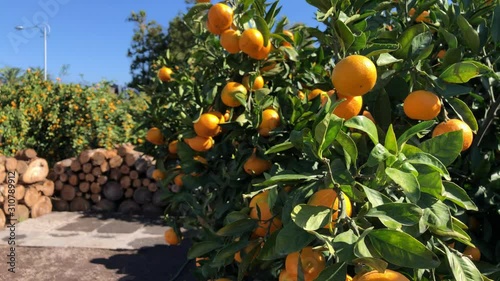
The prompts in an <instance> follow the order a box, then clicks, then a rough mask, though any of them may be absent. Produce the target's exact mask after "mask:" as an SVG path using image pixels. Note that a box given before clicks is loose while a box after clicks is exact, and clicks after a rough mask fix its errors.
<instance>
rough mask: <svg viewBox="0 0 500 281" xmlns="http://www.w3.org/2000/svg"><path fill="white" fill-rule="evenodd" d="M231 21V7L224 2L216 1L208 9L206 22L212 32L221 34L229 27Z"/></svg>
mask: <svg viewBox="0 0 500 281" xmlns="http://www.w3.org/2000/svg"><path fill="white" fill-rule="evenodd" d="M232 23H233V9H231V7H229V6H228V5H226V4H222V3H217V4H215V5H213V6H212V7H210V9H209V10H208V23H207V25H210V26H211V28H212V29H213V31H215V33H214V34H217V35H219V34H221V33H222V32H224V30H227V29H229V28H230V27H231V24H232Z"/></svg>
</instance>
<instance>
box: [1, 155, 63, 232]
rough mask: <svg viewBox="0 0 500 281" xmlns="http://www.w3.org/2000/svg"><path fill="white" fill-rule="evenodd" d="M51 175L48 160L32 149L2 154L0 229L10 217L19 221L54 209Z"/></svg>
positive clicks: (53, 185)
mask: <svg viewBox="0 0 500 281" xmlns="http://www.w3.org/2000/svg"><path fill="white" fill-rule="evenodd" d="M48 175H49V167H48V163H47V161H46V160H45V159H43V158H39V157H37V153H36V151H35V150H33V149H24V150H20V151H18V152H17V153H16V154H15V155H14V156H13V157H6V156H4V155H0V206H1V208H0V228H1V227H4V225H5V223H6V222H7V221H8V220H9V219H13V222H20V221H23V220H25V219H28V218H30V217H31V218H36V217H39V216H43V215H45V214H48V213H50V212H51V211H52V201H51V199H50V197H51V196H53V194H54V189H55V184H54V182H53V181H52V180H50V179H47V176H48ZM11 214H13V217H11Z"/></svg>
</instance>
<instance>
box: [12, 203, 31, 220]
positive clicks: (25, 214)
mask: <svg viewBox="0 0 500 281" xmlns="http://www.w3.org/2000/svg"><path fill="white" fill-rule="evenodd" d="M14 217H15V218H16V219H17V221H18V222H22V221H24V220H27V219H29V218H30V209H28V207H26V205H23V204H18V205H17V207H16V212H15V214H14Z"/></svg>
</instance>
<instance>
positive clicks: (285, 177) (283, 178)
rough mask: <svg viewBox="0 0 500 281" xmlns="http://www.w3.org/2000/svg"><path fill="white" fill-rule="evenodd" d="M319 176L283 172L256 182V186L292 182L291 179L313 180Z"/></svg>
mask: <svg viewBox="0 0 500 281" xmlns="http://www.w3.org/2000/svg"><path fill="white" fill-rule="evenodd" d="M317 178H318V176H306V175H300V174H299V175H298V174H281V175H277V176H272V177H270V178H269V179H267V180H265V181H263V182H261V183H256V184H254V186H270V185H273V184H277V183H282V182H290V181H311V180H315V179H317Z"/></svg>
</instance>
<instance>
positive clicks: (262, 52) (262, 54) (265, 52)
mask: <svg viewBox="0 0 500 281" xmlns="http://www.w3.org/2000/svg"><path fill="white" fill-rule="evenodd" d="M272 48H273V45H272V44H271V42H268V43H267V46H265V47H264V46H262V47H261V48H260V49H258V50H257V51H254V52H251V53H248V56H249V57H251V58H253V59H256V60H264V59H267V57H268V56H269V53H271V50H272Z"/></svg>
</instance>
